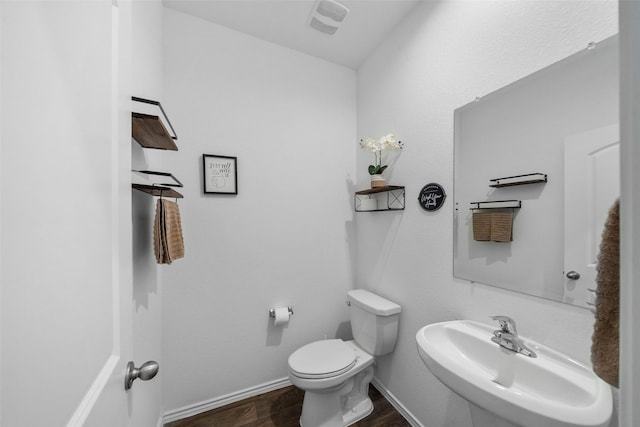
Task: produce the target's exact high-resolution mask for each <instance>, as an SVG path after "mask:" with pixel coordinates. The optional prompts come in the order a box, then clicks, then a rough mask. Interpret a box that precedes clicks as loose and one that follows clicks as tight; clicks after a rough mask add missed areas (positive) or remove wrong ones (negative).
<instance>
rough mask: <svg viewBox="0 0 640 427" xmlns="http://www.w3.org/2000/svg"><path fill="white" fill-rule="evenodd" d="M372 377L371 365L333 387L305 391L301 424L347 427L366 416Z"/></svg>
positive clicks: (371, 408)
mask: <svg viewBox="0 0 640 427" xmlns="http://www.w3.org/2000/svg"><path fill="white" fill-rule="evenodd" d="M372 378H373V366H368V367H367V368H366V369H364V370H363V371H361V372H359V373H358V374H356V375H355V377H351V378H349V379H348V380H347V381H346V382H345V383H344V384H342V385H340V386H338V387H336V388H335V389H333V390H323V391H322V392H316V391H312V390H307V391H305V393H304V402H303V404H302V415H301V416H300V426H302V427H346V426H349V425H351V424H354V423H356V422H358V421H360V420H361V419H363V418H364V417H366V416H368V415H369V414H371V412H373V402H372V401H371V399H370V398H369V382H370V381H371V379H372Z"/></svg>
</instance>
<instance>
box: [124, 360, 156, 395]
mask: <svg viewBox="0 0 640 427" xmlns="http://www.w3.org/2000/svg"><path fill="white" fill-rule="evenodd" d="M159 369H160V365H158V362H154V361H153V360H150V361H148V362H146V363H143V364H142V366H140V367H139V368H136V367H135V365H134V364H133V362H129V363H127V371H126V372H125V374H124V389H125V390H129V389H130V388H131V385H132V384H133V381H134V380H135V379H136V378H140V379H141V380H142V381H149V380H150V379H151V378H153V377H155V376H156V374H157V373H158V370H159Z"/></svg>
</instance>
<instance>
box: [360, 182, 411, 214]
mask: <svg viewBox="0 0 640 427" xmlns="http://www.w3.org/2000/svg"><path fill="white" fill-rule="evenodd" d="M404 206H405V191H404V186H401V185H387V186H384V187H376V188H370V189H367V190H361V191H356V193H355V194H354V208H355V211H356V212H376V211H401V210H404Z"/></svg>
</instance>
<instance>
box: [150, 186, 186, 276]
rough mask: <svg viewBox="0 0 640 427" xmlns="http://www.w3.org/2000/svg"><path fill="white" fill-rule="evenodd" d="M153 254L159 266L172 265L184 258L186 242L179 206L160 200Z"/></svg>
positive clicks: (157, 206)
mask: <svg viewBox="0 0 640 427" xmlns="http://www.w3.org/2000/svg"><path fill="white" fill-rule="evenodd" d="M153 252H154V254H155V256H156V261H157V262H158V264H171V263H172V262H173V261H175V260H176V259H179V258H182V257H184V240H183V237H182V223H181V221H180V210H179V208H178V204H177V203H174V202H171V201H169V200H165V199H163V198H160V199H158V202H157V203H156V217H155V220H154V222H153Z"/></svg>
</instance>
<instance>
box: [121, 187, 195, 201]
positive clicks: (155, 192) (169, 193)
mask: <svg viewBox="0 0 640 427" xmlns="http://www.w3.org/2000/svg"><path fill="white" fill-rule="evenodd" d="M131 187H133V188H134V189H136V190H139V191H142V192H144V193H147V194H151V195H152V196H156V197H174V198H178V199H182V198H183V197H184V196H183V195H182V194H180V193H178V192H177V191H176V190H174V189H173V188H169V187H160V186H157V185H144V184H131Z"/></svg>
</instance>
